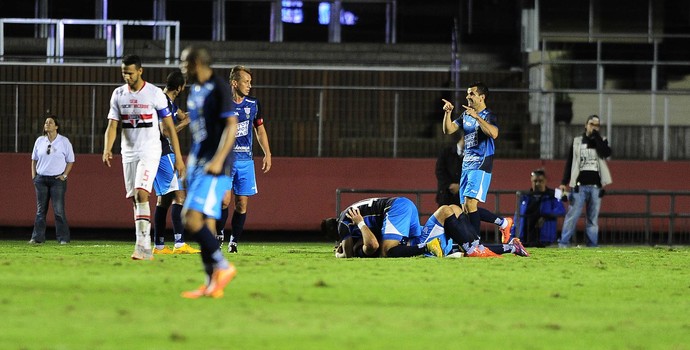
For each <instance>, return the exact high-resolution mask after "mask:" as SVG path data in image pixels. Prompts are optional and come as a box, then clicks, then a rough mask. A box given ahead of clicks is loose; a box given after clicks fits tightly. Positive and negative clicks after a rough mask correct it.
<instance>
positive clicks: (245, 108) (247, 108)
mask: <svg viewBox="0 0 690 350" xmlns="http://www.w3.org/2000/svg"><path fill="white" fill-rule="evenodd" d="M251 112H252V109H251V108H249V107H244V114H246V115H247V118H249V113H251Z"/></svg>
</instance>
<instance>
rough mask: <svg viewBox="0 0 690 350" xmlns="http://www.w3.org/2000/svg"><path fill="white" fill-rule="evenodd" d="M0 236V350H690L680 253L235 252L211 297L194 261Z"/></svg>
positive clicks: (266, 248) (689, 272) (286, 246)
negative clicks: (347, 255)
mask: <svg viewBox="0 0 690 350" xmlns="http://www.w3.org/2000/svg"><path fill="white" fill-rule="evenodd" d="M132 245H133V244H132V243H125V242H103V241H84V242H73V243H72V244H70V245H68V246H59V245H57V244H55V243H52V242H49V243H46V244H44V245H42V246H29V245H27V244H26V243H25V241H0V249H1V253H0V282H1V283H0V310H1V311H2V313H1V318H0V320H2V321H0V348H2V349H430V348H438V349H461V348H462V349H471V348H482V349H495V348H510V349H513V348H517V349H554V348H558V349H690V249H688V248H672V249H669V248H650V247H604V248H599V249H569V250H558V249H548V248H547V249H531V253H532V257H530V258H520V257H516V256H512V255H511V256H505V257H504V258H503V259H472V258H463V259H432V258H410V259H350V260H337V259H335V258H334V257H333V255H332V252H331V250H332V246H331V245H330V244H325V243H246V244H242V245H241V246H240V254H239V255H233V256H229V257H230V258H231V260H232V261H233V262H234V263H235V264H236V266H237V268H238V270H239V272H238V275H237V277H236V278H235V280H234V281H233V282H232V283H231V284H230V285H229V286H228V287H227V288H226V294H225V297H224V298H222V299H209V298H205V299H199V300H186V299H183V298H181V297H180V296H179V293H180V292H181V291H183V290H188V289H193V288H196V287H197V286H198V285H199V284H200V283H201V282H202V280H203V274H202V271H201V264H200V259H199V257H198V256H196V255H193V256H192V255H185V256H177V255H175V256H163V257H161V256H157V259H156V260H155V261H151V262H148V261H147V262H142V261H131V260H130V259H129V254H131V250H132Z"/></svg>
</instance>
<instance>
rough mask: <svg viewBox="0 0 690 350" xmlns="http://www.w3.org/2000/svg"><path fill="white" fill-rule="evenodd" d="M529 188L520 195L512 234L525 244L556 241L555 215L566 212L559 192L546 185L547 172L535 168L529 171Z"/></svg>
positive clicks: (542, 245)
mask: <svg viewBox="0 0 690 350" xmlns="http://www.w3.org/2000/svg"><path fill="white" fill-rule="evenodd" d="M530 180H531V182H532V188H531V189H530V190H529V191H528V192H527V193H523V194H522V195H520V206H519V207H518V210H517V212H516V213H515V218H514V221H515V226H514V229H513V232H511V235H512V236H514V237H519V238H520V240H521V241H522V243H523V245H524V246H525V247H545V246H547V245H550V244H552V243H554V242H555V241H556V226H557V218H558V217H559V216H563V215H564V214H565V207H564V206H563V203H562V202H561V198H560V196H556V194H555V191H554V190H553V189H550V188H548V187H546V181H547V177H546V172H545V171H544V169H537V170H535V171H533V172H532V173H531V174H530Z"/></svg>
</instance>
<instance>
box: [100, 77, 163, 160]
mask: <svg viewBox="0 0 690 350" xmlns="http://www.w3.org/2000/svg"><path fill="white" fill-rule="evenodd" d="M168 116H170V110H169V108H168V100H167V99H166V98H165V94H164V93H163V90H161V89H159V88H158V87H157V86H154V85H153V84H149V83H147V82H144V86H143V87H142V88H141V89H140V90H139V91H136V92H132V91H130V89H129V85H127V84H124V85H122V86H120V87H118V88H117V89H115V91H113V95H112V97H111V98H110V112H109V113H108V119H113V120H117V121H119V122H120V123H121V124H122V140H121V143H120V145H121V147H122V151H121V152H122V162H123V163H129V162H133V161H136V160H139V159H141V158H160V156H161V140H160V137H161V134H160V129H159V127H158V122H159V120H160V119H162V118H164V117H168Z"/></svg>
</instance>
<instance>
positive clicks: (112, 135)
mask: <svg viewBox="0 0 690 350" xmlns="http://www.w3.org/2000/svg"><path fill="white" fill-rule="evenodd" d="M121 68H122V78H123V79H124V80H125V83H126V84H124V85H122V86H120V87H118V88H116V89H115V91H113V95H112V97H111V98H110V112H109V113H108V128H107V129H106V131H105V140H104V142H103V157H102V160H103V163H104V164H106V165H107V166H108V167H110V166H111V164H110V161H111V160H112V158H113V153H112V148H113V144H114V143H115V139H116V137H117V126H118V124H122V140H121V143H120V145H121V153H122V167H123V173H124V179H125V190H126V197H127V198H132V200H133V202H134V221H135V227H136V244H135V246H134V253H133V254H132V259H134V260H153V255H152V254H151V221H150V220H151V207H150V204H149V193H150V192H151V189H152V187H153V180H154V179H155V178H156V172H157V171H158V162H159V161H160V156H161V142H160V135H161V134H160V129H159V127H158V123H159V120H160V122H161V123H162V124H163V125H164V127H165V128H166V129H167V130H168V134H169V135H170V143H171V145H172V147H173V151H174V153H175V157H176V161H175V169H176V170H177V171H178V172H179V174H180V176H182V177H184V175H185V165H184V162H183V161H182V154H181V152H180V144H179V142H178V139H177V133H176V132H175V125H174V123H173V120H172V118H171V113H170V109H169V108H168V101H167V100H166V98H165V95H164V94H163V91H162V90H161V89H159V88H158V87H156V86H154V85H153V84H150V83H147V82H146V81H144V79H142V78H141V74H142V72H143V68H142V67H141V59H140V58H139V56H136V55H130V56H126V57H124V58H123V59H122V65H121Z"/></svg>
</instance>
